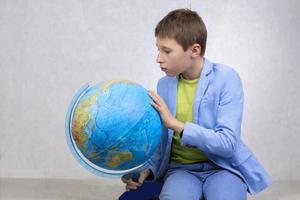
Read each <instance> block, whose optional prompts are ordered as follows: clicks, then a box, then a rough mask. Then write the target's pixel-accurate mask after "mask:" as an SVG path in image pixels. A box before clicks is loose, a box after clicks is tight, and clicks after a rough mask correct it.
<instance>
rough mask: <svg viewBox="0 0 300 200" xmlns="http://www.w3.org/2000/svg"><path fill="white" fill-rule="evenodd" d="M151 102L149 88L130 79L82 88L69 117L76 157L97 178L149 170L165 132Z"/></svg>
mask: <svg viewBox="0 0 300 200" xmlns="http://www.w3.org/2000/svg"><path fill="white" fill-rule="evenodd" d="M151 101H152V99H151V97H150V96H149V95H148V92H147V90H146V89H145V88H143V87H142V86H141V85H139V84H137V83H134V82H132V81H128V80H110V81H105V82H102V83H99V84H96V85H94V86H89V85H88V84H87V85H85V86H83V87H82V88H81V89H80V90H79V91H78V92H77V93H76V94H75V96H74V98H73V100H72V102H71V104H70V106H69V110H68V112H67V116H66V138H67V143H68V146H69V148H70V150H71V152H72V153H73V155H74V157H75V158H76V159H77V160H78V161H79V163H80V164H81V165H82V166H83V167H85V168H86V169H88V170H89V171H91V172H92V173H94V174H97V175H107V176H122V175H126V174H130V173H133V172H136V171H138V170H142V169H143V168H145V167H146V166H147V161H148V160H149V158H150V157H151V155H152V154H153V153H154V151H155V149H156V148H157V145H158V143H159V139H160V134H161V131H162V122H161V119H160V116H159V114H158V112H157V111H156V110H155V109H154V108H153V107H152V106H151V104H150V102H151Z"/></svg>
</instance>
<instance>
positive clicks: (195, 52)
mask: <svg viewBox="0 0 300 200" xmlns="http://www.w3.org/2000/svg"><path fill="white" fill-rule="evenodd" d="M191 51H192V55H191V56H192V57H197V56H200V54H201V46H200V44H198V43H195V44H193V45H192V46H191Z"/></svg>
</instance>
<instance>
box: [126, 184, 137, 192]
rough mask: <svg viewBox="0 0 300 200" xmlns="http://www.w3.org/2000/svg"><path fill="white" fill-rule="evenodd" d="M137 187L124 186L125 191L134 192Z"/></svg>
mask: <svg viewBox="0 0 300 200" xmlns="http://www.w3.org/2000/svg"><path fill="white" fill-rule="evenodd" d="M136 189H137V186H132V185H126V191H128V190H136Z"/></svg>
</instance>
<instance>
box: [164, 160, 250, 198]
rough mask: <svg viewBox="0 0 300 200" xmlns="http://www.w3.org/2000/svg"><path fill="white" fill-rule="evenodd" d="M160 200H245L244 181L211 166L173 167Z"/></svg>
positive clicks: (205, 164) (178, 165)
mask: <svg viewBox="0 0 300 200" xmlns="http://www.w3.org/2000/svg"><path fill="white" fill-rule="evenodd" d="M159 199H160V200H186V199H189V200H204V199H205V200H246V199H247V186H246V184H245V183H244V182H243V180H242V179H241V178H240V177H239V176H237V175H235V174H233V173H231V172H229V171H227V170H225V169H223V168H220V167H219V166H217V165H215V164H214V163H212V162H204V163H197V164H188V165H186V164H185V165H183V164H173V165H170V166H169V169H168V170H167V173H166V175H165V177H164V184H163V188H162V190H161V193H160V195H159Z"/></svg>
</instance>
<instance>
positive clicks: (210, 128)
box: [148, 59, 271, 194]
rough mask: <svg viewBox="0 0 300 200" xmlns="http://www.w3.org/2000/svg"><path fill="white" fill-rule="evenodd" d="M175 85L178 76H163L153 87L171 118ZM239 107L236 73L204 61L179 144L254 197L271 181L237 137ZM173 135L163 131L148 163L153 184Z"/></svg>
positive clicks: (167, 156)
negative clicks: (201, 155)
mask: <svg viewBox="0 0 300 200" xmlns="http://www.w3.org/2000/svg"><path fill="white" fill-rule="evenodd" d="M177 84H178V76H176V77H168V76H165V77H163V78H161V79H160V80H159V82H158V84H157V93H158V94H159V95H160V96H161V97H162V98H163V99H164V100H165V102H166V104H167V106H168V108H169V109H170V111H171V113H172V114H173V116H174V117H175V114H176V97H177ZM243 104H244V95H243V87H242V83H241V80H240V77H239V75H238V73H237V72H236V71H234V70H233V69H232V68H231V67H228V66H225V65H221V64H216V63H212V62H210V61H209V60H207V59H204V66H203V69H202V73H201V76H200V80H199V83H198V86H197V90H196V94H195V99H194V104H193V115H194V121H193V123H190V122H186V123H185V126H184V132H183V135H182V143H183V145H194V146H196V147H197V148H199V149H201V150H202V151H203V152H204V153H205V155H206V156H207V157H208V159H209V160H211V161H212V162H214V163H215V164H217V165H218V166H220V167H222V168H225V169H227V170H229V171H231V172H232V173H234V174H237V175H238V176H240V177H241V178H242V179H243V180H244V182H245V183H246V184H247V186H248V192H249V193H251V194H256V193H258V192H260V191H262V190H263V189H264V188H266V187H268V186H269V185H271V180H270V178H269V176H268V174H267V173H266V171H265V170H264V168H263V167H262V166H261V164H260V163H259V162H258V160H257V159H256V157H255V155H254V154H253V153H252V152H251V150H250V149H249V148H248V147H247V146H246V145H245V144H244V142H243V141H242V139H241V137H240V134H241V122H242V115H243ZM173 132H174V131H173V130H171V129H167V128H165V127H164V128H163V131H162V135H161V140H160V143H159V146H158V148H157V150H156V152H155V153H154V154H153V156H152V157H151V159H150V160H149V161H148V167H149V168H150V169H151V171H152V173H153V176H154V180H157V179H160V178H162V177H163V176H164V174H165V172H166V170H167V168H168V164H169V159H170V150H171V143H172V138H173Z"/></svg>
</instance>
